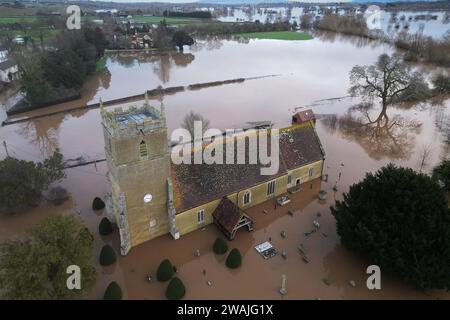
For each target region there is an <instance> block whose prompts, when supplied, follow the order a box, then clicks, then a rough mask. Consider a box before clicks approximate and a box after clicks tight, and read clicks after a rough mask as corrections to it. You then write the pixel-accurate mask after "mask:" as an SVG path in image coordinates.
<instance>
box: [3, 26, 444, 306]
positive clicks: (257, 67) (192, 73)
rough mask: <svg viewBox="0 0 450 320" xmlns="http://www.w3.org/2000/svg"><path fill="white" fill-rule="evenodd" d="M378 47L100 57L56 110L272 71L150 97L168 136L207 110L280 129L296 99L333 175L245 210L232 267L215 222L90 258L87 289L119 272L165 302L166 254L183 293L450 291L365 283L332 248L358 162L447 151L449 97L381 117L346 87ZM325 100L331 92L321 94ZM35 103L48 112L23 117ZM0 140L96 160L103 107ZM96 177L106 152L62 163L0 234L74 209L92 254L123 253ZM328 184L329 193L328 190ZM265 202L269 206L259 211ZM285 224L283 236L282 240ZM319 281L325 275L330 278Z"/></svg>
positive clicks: (37, 153) (329, 43)
mask: <svg viewBox="0 0 450 320" xmlns="http://www.w3.org/2000/svg"><path fill="white" fill-rule="evenodd" d="M385 52H386V53H391V52H392V48H391V47H389V46H387V45H385V44H379V43H370V42H367V41H363V40H360V39H357V38H344V37H340V36H335V35H330V34H328V35H327V34H325V35H322V36H319V37H317V38H315V39H314V40H310V41H298V42H297V41H292V42H291V41H269V40H250V41H247V42H235V41H230V40H220V39H215V40H211V41H202V42H200V43H199V44H197V46H196V47H195V48H192V49H191V50H189V51H187V52H185V53H184V54H180V53H174V52H169V53H162V54H157V55H151V54H150V53H139V54H131V53H127V54H120V55H119V54H112V55H111V56H110V57H109V59H108V62H107V67H108V71H107V72H105V73H104V74H102V75H99V76H96V77H93V78H92V79H90V81H89V82H88V83H87V84H86V86H85V88H84V89H83V90H84V91H83V92H84V93H83V98H82V99H81V100H80V101H75V102H71V103H69V104H62V105H59V106H57V108H59V109H65V108H70V107H73V106H76V105H77V103H78V104H79V105H83V104H86V103H93V102H98V99H99V98H100V97H101V98H102V99H104V100H109V99H114V98H120V97H122V96H128V95H135V94H139V93H141V92H143V91H144V90H146V89H152V88H155V87H157V86H158V85H162V86H165V87H168V86H177V85H188V84H191V83H198V82H208V81H216V80H223V79H233V78H239V77H246V78H247V77H257V76H263V75H270V74H277V75H279V76H276V77H267V78H261V79H255V80H248V81H245V82H244V83H239V84H230V85H222V86H218V87H211V88H206V89H201V90H195V91H185V92H181V93H177V94H174V95H168V96H164V97H159V98H158V99H154V100H151V102H152V103H154V104H156V105H158V104H159V103H161V102H162V103H164V105H165V108H166V113H167V122H168V127H169V132H171V131H172V130H174V129H176V128H178V127H179V126H180V124H181V122H182V120H183V118H184V116H185V115H186V114H187V113H188V112H190V111H195V112H197V113H200V114H202V115H203V116H204V117H205V118H207V119H209V120H210V126H211V127H215V128H219V129H226V128H232V127H236V126H239V124H242V123H244V122H246V121H259V120H261V121H262V120H270V121H272V122H273V123H274V124H275V126H276V127H283V126H287V125H289V123H290V120H291V116H292V114H293V112H294V111H295V108H296V107H301V106H310V107H311V108H312V109H313V110H314V112H315V113H316V114H317V115H318V118H319V120H318V122H317V132H318V135H319V136H320V138H321V141H322V144H323V146H324V149H325V152H326V163H325V170H324V173H325V174H328V175H329V179H328V181H327V182H321V181H314V183H312V184H311V185H307V186H305V187H304V188H303V190H302V191H301V192H299V193H297V194H295V196H293V201H292V202H291V203H290V204H289V205H287V206H285V207H282V208H278V209H277V210H276V211H274V210H273V203H272V202H270V201H269V202H267V203H263V204H261V205H258V206H256V207H254V208H251V209H250V210H249V211H248V212H249V214H250V215H252V216H253V217H254V218H255V219H256V221H257V222H256V225H255V230H254V231H253V232H247V231H245V230H240V231H239V232H238V234H237V236H236V239H235V240H234V241H232V242H230V246H231V247H237V248H239V249H240V250H241V252H242V253H243V256H244V257H243V265H242V267H241V268H239V269H238V270H232V271H231V270H229V269H227V268H226V267H225V265H224V257H219V256H217V255H215V254H213V253H212V248H211V247H212V243H213V241H214V239H215V238H216V237H217V236H218V235H219V231H218V230H217V229H216V227H215V226H213V225H211V226H207V227H206V228H205V229H204V230H203V231H201V230H199V231H195V232H193V233H190V234H188V235H186V236H184V237H182V238H181V239H180V240H178V241H175V240H172V238H171V237H170V236H163V237H160V238H157V239H155V240H152V241H150V242H147V243H145V244H143V245H140V246H138V247H136V248H133V249H132V250H131V252H130V254H129V255H128V256H126V257H121V258H120V259H119V261H118V263H117V264H116V265H115V266H113V267H109V268H103V267H100V266H99V265H97V270H98V274H99V276H98V282H97V285H96V287H95V288H94V290H93V291H92V293H91V294H90V296H89V298H92V299H98V298H101V297H102V295H103V292H104V289H105V287H106V286H107V284H108V283H109V281H111V280H113V279H114V280H116V281H118V282H119V283H120V284H121V286H122V288H123V289H124V291H125V296H126V297H127V298H133V299H163V298H164V290H165V286H166V284H160V283H149V282H148V281H147V280H146V276H147V275H148V274H149V273H153V274H154V273H155V271H156V268H157V266H158V264H159V262H160V261H161V260H162V259H164V258H170V259H171V261H172V262H173V263H174V264H175V265H176V266H177V267H178V270H179V277H180V278H181V279H182V280H183V282H184V283H185V285H186V288H187V292H186V298H188V299H199V298H207V299H221V298H224V299H227V298H228V299H230V298H233V299H250V298H254V299H279V298H280V299H281V298H282V299H315V298H321V299H354V298H368V299H379V298H387V299H398V298H411V299H416V298H445V299H447V298H450V296H449V295H448V294H447V293H445V292H443V291H431V292H426V293H424V292H419V291H417V290H415V289H413V288H411V287H409V286H407V285H405V284H403V283H401V282H399V281H398V280H396V279H392V278H391V277H389V276H388V275H384V274H383V275H382V290H379V291H369V290H368V289H367V288H366V286H365V280H366V274H365V270H366V267H367V265H368V263H367V262H366V261H364V260H362V259H360V258H358V257H356V256H354V255H353V254H351V253H350V252H348V251H347V250H345V249H344V248H343V247H342V246H341V245H340V244H339V238H338V236H337V234H336V230H335V222H334V219H333V217H332V216H331V215H330V211H329V206H330V205H332V204H333V203H334V200H335V199H339V198H341V197H342V192H345V191H346V190H348V187H349V186H350V185H351V184H352V183H354V182H356V181H358V180H360V179H361V178H362V177H363V176H364V174H365V172H367V171H373V170H376V169H377V168H379V167H381V166H383V165H385V164H387V163H389V162H394V163H396V164H399V165H403V166H409V167H412V168H414V169H416V170H422V171H423V172H429V171H430V170H431V169H432V167H433V166H434V165H435V164H436V163H437V162H438V161H439V160H440V159H442V158H444V157H448V156H449V152H450V150H449V144H448V140H450V139H449V138H450V136H449V132H450V108H449V105H450V100H444V101H441V102H439V103H435V104H434V105H432V104H430V103H422V104H419V105H413V106H392V107H390V108H388V111H387V114H386V115H385V116H383V117H381V118H380V120H379V121H378V122H377V121H375V119H377V118H378V115H379V113H380V111H379V109H380V108H379V106H378V105H377V104H375V105H374V106H373V107H372V108H364V107H362V106H360V105H359V101H358V100H356V99H352V98H348V97H346V96H347V90H348V87H349V79H348V75H349V71H350V69H351V68H352V67H353V66H354V65H355V64H371V63H373V62H375V60H376V58H377V57H378V55H380V54H381V53H385ZM418 67H419V69H420V70H421V71H422V72H424V73H425V72H426V74H429V73H432V72H433V69H432V68H430V67H429V66H427V67H423V68H421V67H420V66H418ZM334 97H340V98H337V99H329V98H334ZM122 106H124V105H122ZM52 111H53V109H52ZM44 112H48V109H47V110H45V109H41V110H37V111H34V112H29V113H27V115H38V114H43V113H44ZM21 116H23V115H21ZM369 122H370V125H368V123H369ZM446 139H447V142H446ZM0 140H5V141H6V142H7V144H8V149H9V152H10V154H11V155H13V156H16V157H18V158H21V159H27V160H35V161H37V160H42V159H43V157H46V156H48V155H49V154H51V152H53V150H55V148H59V149H60V151H61V152H62V153H63V154H64V157H65V158H66V159H74V158H78V157H83V158H84V159H86V160H93V159H100V158H103V157H104V150H103V148H104V145H103V137H102V130H101V125H100V115H99V110H78V111H74V112H70V113H67V114H57V115H54V116H49V117H45V118H40V119H34V120H31V121H28V122H24V123H17V124H14V125H8V126H5V127H1V128H0ZM424 150H428V152H426V153H427V154H428V155H427V157H426V159H425V161H422V155H423V154H424ZM4 156H5V151H4V150H3V149H1V150H0V157H2V158H3V157H4ZM105 173H106V164H105V163H104V162H103V163H98V164H97V165H88V166H84V167H77V168H73V169H68V170H67V177H66V178H65V179H64V180H63V181H62V182H61V185H62V186H63V187H64V188H66V189H67V190H68V191H69V192H70V194H71V198H70V200H68V201H66V202H65V203H64V204H63V205H61V206H53V205H49V204H46V203H43V204H42V205H41V206H39V207H36V208H31V209H28V210H23V212H19V213H17V214H15V215H11V216H2V217H0V239H1V240H4V239H7V238H10V237H16V236H20V235H21V234H23V231H24V230H25V229H27V228H28V227H30V226H32V225H34V224H36V223H37V222H38V221H40V220H41V219H42V218H44V217H45V216H47V215H48V214H52V213H55V212H65V213H67V214H75V215H80V217H81V218H82V219H83V220H84V221H85V223H86V224H87V225H88V227H89V228H90V229H91V231H92V232H93V233H94V234H96V235H97V236H96V249H95V250H96V252H95V259H96V260H97V259H98V254H99V252H100V248H101V246H102V245H103V244H104V243H112V244H113V246H114V247H115V248H116V249H118V247H119V245H118V239H117V234H114V235H113V236H110V237H100V236H98V232H97V226H98V223H99V222H100V220H101V218H102V217H103V213H102V212H100V213H94V212H93V211H92V210H91V208H90V207H91V201H92V199H93V198H94V197H95V196H104V194H105V192H106V178H105ZM339 175H340V176H341V177H340V178H339ZM334 186H337V189H338V191H337V192H334V191H333V190H332V189H333V187H334ZM320 189H325V190H327V191H328V193H329V197H328V199H327V200H326V202H324V203H323V202H319V201H318V200H317V197H316V195H317V192H318V191H319V190H320ZM264 209H266V210H267V211H268V214H264V213H263V210H264ZM289 209H291V210H293V211H294V212H295V214H294V215H293V216H290V215H288V214H287V211H288V210H289ZM318 212H320V217H318V216H317V213H318ZM314 219H316V220H318V221H319V222H320V225H321V228H320V232H316V233H314V234H312V235H311V236H309V237H305V236H304V232H306V231H309V230H311V229H312V227H313V226H312V221H313V220H314ZM283 230H284V231H286V232H287V238H282V237H281V236H280V232H281V231H283ZM322 233H325V234H326V235H327V236H326V237H325V236H324V235H322ZM269 237H270V238H271V239H272V241H273V244H274V246H275V247H276V248H277V249H278V250H280V251H281V250H285V251H286V252H287V255H288V256H287V259H286V260H284V259H283V258H282V257H281V256H280V255H278V256H276V257H274V258H272V259H270V260H264V259H263V258H262V257H260V256H259V255H258V254H257V252H256V251H255V249H254V248H253V247H254V246H255V245H256V244H258V243H260V242H263V241H266V240H268V238H269ZM300 243H303V244H304V246H305V248H306V250H307V254H308V258H309V259H310V262H309V263H308V264H305V263H304V262H303V261H302V259H301V256H300V254H299V252H298V250H297V246H298V245H299V244H300ZM196 249H199V250H200V252H201V256H200V257H196V256H195V255H194V252H195V250H196ZM97 264H98V263H97ZM203 269H205V270H206V276H204V275H203V273H202V270H203ZM282 274H285V275H286V277H287V289H288V294H287V295H286V296H285V297H281V296H280V295H279V294H278V289H279V287H280V285H281V275H282ZM323 278H327V279H328V280H329V283H330V285H329V286H327V285H325V284H324V282H323V281H322V279H323ZM208 280H209V281H211V282H212V286H211V287H209V286H208V285H207V281H208ZM350 280H354V281H356V283H357V286H356V288H353V287H351V286H350V285H349V283H348V282H349V281H350Z"/></svg>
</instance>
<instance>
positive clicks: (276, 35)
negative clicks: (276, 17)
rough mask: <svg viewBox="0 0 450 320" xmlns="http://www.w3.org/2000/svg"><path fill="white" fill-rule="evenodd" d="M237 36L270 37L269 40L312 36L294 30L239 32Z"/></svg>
mask: <svg viewBox="0 0 450 320" xmlns="http://www.w3.org/2000/svg"><path fill="white" fill-rule="evenodd" d="M237 36H239V37H245V38H252V39H270V40H291V41H293V40H311V39H312V38H313V37H312V36H311V35H310V34H307V33H304V32H294V31H274V32H249V33H239V34H237Z"/></svg>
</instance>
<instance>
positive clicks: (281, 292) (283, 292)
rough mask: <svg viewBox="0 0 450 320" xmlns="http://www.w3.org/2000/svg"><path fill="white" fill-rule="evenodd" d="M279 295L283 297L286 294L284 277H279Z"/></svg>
mask: <svg viewBox="0 0 450 320" xmlns="http://www.w3.org/2000/svg"><path fill="white" fill-rule="evenodd" d="M280 294H282V295H285V294H287V289H286V275H284V274H283V275H282V276H281V288H280Z"/></svg>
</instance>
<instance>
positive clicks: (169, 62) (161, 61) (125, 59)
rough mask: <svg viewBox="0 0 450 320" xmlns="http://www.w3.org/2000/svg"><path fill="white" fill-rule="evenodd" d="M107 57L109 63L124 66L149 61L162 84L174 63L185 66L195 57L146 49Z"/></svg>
mask: <svg viewBox="0 0 450 320" xmlns="http://www.w3.org/2000/svg"><path fill="white" fill-rule="evenodd" d="M108 57H109V59H110V62H111V63H118V64H119V65H121V66H123V67H124V68H139V67H140V66H141V64H148V63H149V64H151V65H152V68H153V73H154V74H155V75H157V76H158V78H159V80H160V81H161V82H162V83H163V84H165V83H167V82H169V80H170V71H171V69H172V67H173V66H174V65H175V66H177V67H186V66H187V65H189V64H190V63H192V61H194V59H195V56H194V55H193V54H192V53H182V52H162V53H149V52H147V51H141V52H139V51H138V52H136V51H130V52H120V53H112V54H109V55H108ZM148 89H152V88H148Z"/></svg>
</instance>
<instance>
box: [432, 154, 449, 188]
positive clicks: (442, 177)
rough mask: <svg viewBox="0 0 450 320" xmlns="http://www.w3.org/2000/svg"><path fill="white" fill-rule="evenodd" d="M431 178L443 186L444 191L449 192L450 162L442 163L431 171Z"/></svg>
mask: <svg viewBox="0 0 450 320" xmlns="http://www.w3.org/2000/svg"><path fill="white" fill-rule="evenodd" d="M433 178H434V179H436V180H439V181H441V182H442V183H443V184H444V189H445V190H447V191H448V192H450V160H444V161H442V162H441V163H440V164H439V165H438V166H437V167H436V168H434V169H433Z"/></svg>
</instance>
